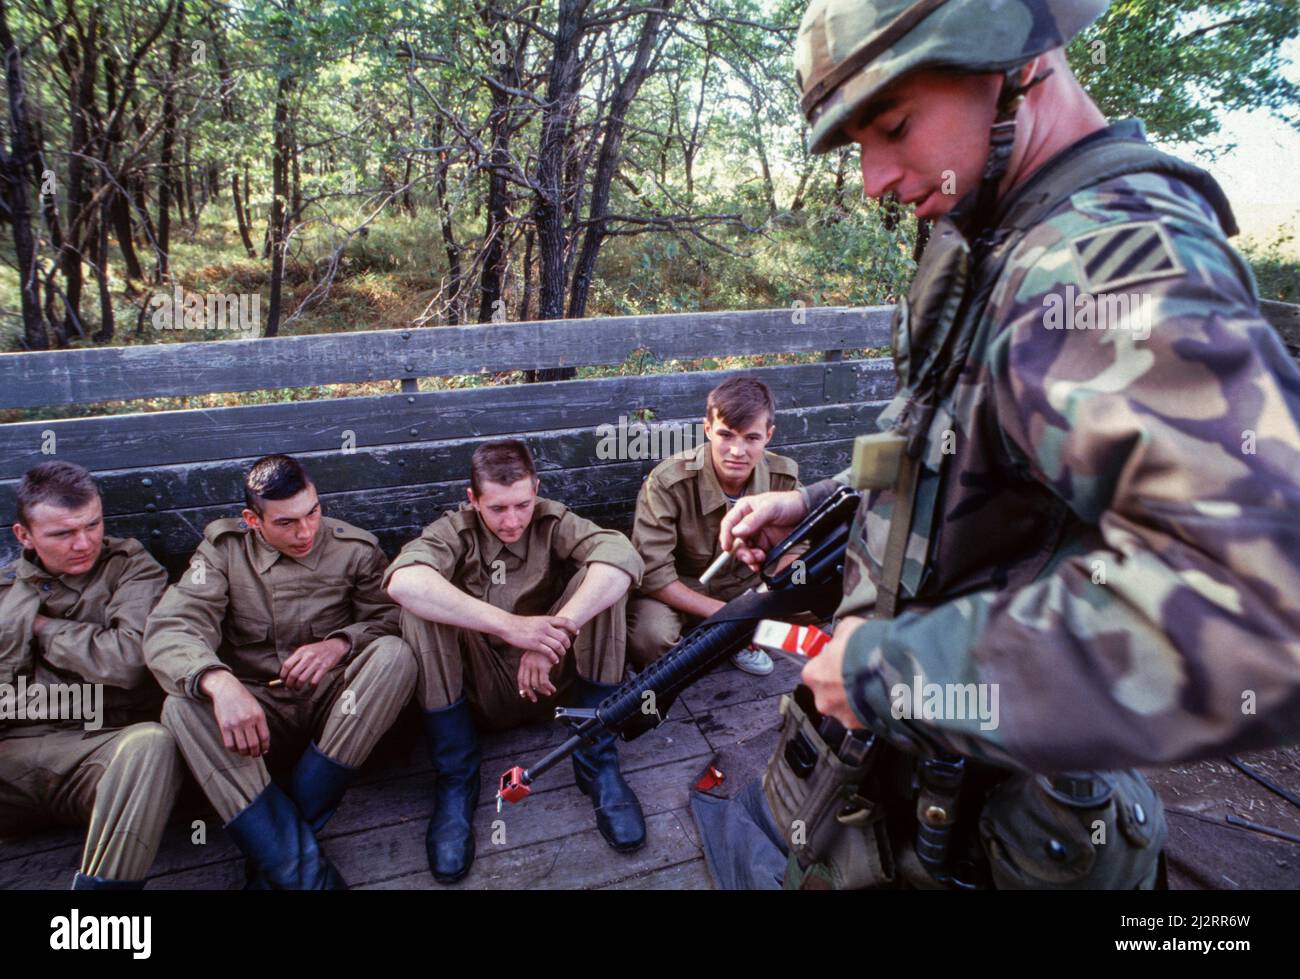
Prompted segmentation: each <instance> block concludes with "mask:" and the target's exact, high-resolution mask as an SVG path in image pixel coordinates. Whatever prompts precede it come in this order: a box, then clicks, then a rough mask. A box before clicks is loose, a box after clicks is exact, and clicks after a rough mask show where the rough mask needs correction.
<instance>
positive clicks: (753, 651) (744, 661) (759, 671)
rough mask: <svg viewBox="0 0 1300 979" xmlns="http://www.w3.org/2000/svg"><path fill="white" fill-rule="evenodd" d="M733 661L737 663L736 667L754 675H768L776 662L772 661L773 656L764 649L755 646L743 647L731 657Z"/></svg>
mask: <svg viewBox="0 0 1300 979" xmlns="http://www.w3.org/2000/svg"><path fill="white" fill-rule="evenodd" d="M731 662H733V663H734V664H736V669H738V670H744V671H745V672H746V673H752V674H753V675H754V676H767V675H768V674H769V673H771V672H772V671H773V670H774V669H776V664H775V663H773V662H772V657H771V656H768V655H767V653H765V652H763V650H761V649H758V648H756V647H754V646H750V647H748V648H746V649H742V650H741V651H740V652H738V653H736V654H735V655H734V656H732V657H731Z"/></svg>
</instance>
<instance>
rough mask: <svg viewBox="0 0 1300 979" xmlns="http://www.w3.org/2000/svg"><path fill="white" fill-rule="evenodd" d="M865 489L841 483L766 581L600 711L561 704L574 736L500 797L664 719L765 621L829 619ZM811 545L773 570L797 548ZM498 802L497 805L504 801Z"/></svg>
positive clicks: (511, 798) (788, 544) (778, 555)
mask: <svg viewBox="0 0 1300 979" xmlns="http://www.w3.org/2000/svg"><path fill="white" fill-rule="evenodd" d="M858 502H859V494H858V493H857V492H855V491H854V490H851V489H849V488H848V487H840V488H839V489H837V490H836V491H835V492H834V493H833V494H832V495H831V496H830V498H829V499H827V500H826V501H825V502H824V503H822V504H821V506H819V507H817V508H816V509H815V510H813V511H812V512H811V513H809V514H808V516H807V517H805V518H804V519H803V521H802V522H801V523H800V524H799V526H797V527H796V528H795V529H794V530H793V531H791V532H790V534H789V536H787V537H786V538H785V540H783V541H781V543H780V544H778V545H777V546H776V547H775V548H773V549H772V552H771V553H770V554H769V555H767V558H766V560H765V561H764V563H763V568H762V572H761V577H762V579H763V583H762V585H760V586H759V587H758V588H757V589H751V590H750V591H747V592H745V594H743V595H740V596H738V597H736V598H734V599H732V600H731V601H730V602H728V603H727V604H726V605H725V606H723V607H722V608H721V609H719V610H718V611H717V612H716V613H715V614H714V615H712V616H710V617H709V618H707V619H705V620H704V621H703V622H701V623H700V624H699V625H698V626H696V627H695V628H694V629H692V630H691V631H690V632H689V633H687V634H686V635H685V636H683V637H682V638H681V640H680V641H678V643H677V645H675V646H674V647H673V648H672V649H670V650H669V651H668V652H667V653H665V654H664V655H663V656H662V657H661V658H660V659H658V660H656V661H655V662H654V663H652V664H651V665H650V666H648V667H646V669H645V670H644V671H643V672H642V673H639V674H638V675H637V676H635V677H633V678H632V679H630V680H628V681H627V682H626V683H624V684H622V685H621V686H620V687H619V688H618V689H617V690H615V691H614V692H613V693H611V694H610V695H609V696H608V697H606V698H605V699H604V700H602V701H601V702H600V703H599V704H598V705H597V706H596V707H595V708H571V707H559V708H557V709H556V711H555V716H556V717H557V718H559V719H561V720H564V721H565V722H567V723H568V724H569V725H570V726H571V727H572V728H573V736H572V737H570V738H569V739H568V740H567V741H565V742H564V743H563V744H562V745H560V746H559V747H558V748H556V749H555V750H554V751H552V752H551V753H550V754H548V755H547V756H546V757H545V758H543V759H542V760H541V761H539V762H538V763H537V764H536V765H533V766H532V767H530V768H527V769H525V768H521V767H519V766H515V767H514V768H512V769H510V770H509V771H508V772H506V773H505V774H504V775H502V776H501V786H500V789H499V790H498V792H497V797H498V799H505V800H506V801H507V802H519V801H521V800H522V799H524V798H526V797H527V796H528V794H529V793H530V792H531V791H532V790H531V789H530V788H529V786H531V785H532V783H533V781H534V779H536V778H537V777H538V776H539V775H541V774H543V773H544V772H546V771H547V770H548V769H550V768H551V767H553V766H554V765H556V764H557V763H558V762H560V761H562V760H563V759H564V758H566V757H568V756H569V755H571V754H572V753H573V752H574V751H575V750H577V749H578V748H580V747H582V745H583V744H584V743H585V742H590V741H591V740H592V739H593V737H594V736H595V734H596V732H598V731H599V730H601V729H602V728H603V729H604V730H606V731H608V732H611V733H613V734H617V735H618V736H619V737H621V738H622V739H623V740H624V741H632V740H634V739H636V738H638V737H640V736H641V735H642V734H645V732H646V731H650V730H653V729H654V728H656V727H658V726H659V725H660V724H662V723H663V719H664V717H665V716H666V715H667V713H668V711H669V709H670V708H671V707H672V705H673V702H674V701H676V699H677V695H678V694H680V693H681V692H682V691H683V690H685V689H686V688H687V687H689V686H690V685H691V684H692V683H694V682H695V681H696V680H698V679H699V678H700V677H702V676H703V675H704V674H705V673H707V672H708V671H709V670H710V669H712V668H713V666H714V665H715V664H716V663H719V662H721V661H722V660H723V659H725V658H726V657H728V656H730V655H731V654H732V653H734V652H736V651H737V650H740V649H743V648H744V647H745V646H746V645H748V643H749V641H750V640H751V638H752V637H753V635H754V629H755V628H756V627H757V625H758V622H759V620H760V619H771V618H776V619H780V618H785V617H787V616H790V615H796V614H800V613H804V612H812V613H814V614H816V615H818V616H820V617H829V616H830V615H831V613H832V612H834V610H835V607H836V606H837V605H838V604H839V602H840V598H841V596H842V592H843V585H842V579H843V575H844V551H845V548H846V546H847V544H848V539H849V531H850V525H851V524H852V522H853V516H854V514H855V513H856V512H857V509H858ZM804 543H806V544H807V545H808V549H807V551H806V552H804V553H803V554H801V555H799V557H798V558H797V559H796V560H794V561H792V562H791V563H790V564H788V565H787V566H786V567H784V568H782V569H781V570H780V571H779V572H775V573H770V572H769V571H768V569H769V568H775V567H777V565H778V564H779V563H780V561H781V559H782V558H783V557H785V556H786V555H787V554H788V553H789V552H790V550H791V548H794V547H796V546H798V545H800V544H804ZM499 804H500V803H498V805H499Z"/></svg>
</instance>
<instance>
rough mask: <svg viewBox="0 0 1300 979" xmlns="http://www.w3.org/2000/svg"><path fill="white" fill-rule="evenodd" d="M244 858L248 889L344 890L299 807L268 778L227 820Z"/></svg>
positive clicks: (344, 885) (344, 887)
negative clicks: (259, 789)
mask: <svg viewBox="0 0 1300 979" xmlns="http://www.w3.org/2000/svg"><path fill="white" fill-rule="evenodd" d="M226 832H228V833H229V834H230V835H231V836H232V837H234V840H235V842H236V843H237V844H238V845H239V848H240V849H241V850H243V851H244V856H245V857H247V858H248V862H249V867H248V877H249V882H250V887H259V888H260V887H269V888H270V889H272V890H277V891H333V890H344V889H346V887H347V884H345V883H344V882H343V878H342V877H341V876H339V872H338V871H337V870H336V869H335V868H334V865H333V864H332V863H330V862H329V860H327V859H326V857H325V854H323V853H322V852H321V850H320V845H319V844H318V843H317V842H316V835H315V834H314V833H313V832H312V829H311V827H310V826H308V825H307V823H306V821H305V820H304V819H303V818H302V814H301V813H299V812H298V807H297V806H296V805H294V803H293V800H292V799H290V798H289V797H288V796H287V795H285V794H284V792H283V791H282V790H281V789H280V787H279V786H278V785H276V784H275V783H274V782H272V783H271V784H270V785H268V786H267V787H266V788H265V789H263V790H262V794H261V795H259V796H258V797H257V798H256V799H254V800H253V801H252V802H251V803H250V804H249V805H248V808H246V809H245V810H244V811H243V812H241V813H240V814H239V815H238V816H236V817H235V818H234V819H232V820H231V821H230V822H229V823H227V824H226Z"/></svg>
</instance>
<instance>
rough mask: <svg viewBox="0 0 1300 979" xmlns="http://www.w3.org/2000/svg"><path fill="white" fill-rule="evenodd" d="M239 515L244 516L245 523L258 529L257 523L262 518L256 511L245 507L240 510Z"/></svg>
mask: <svg viewBox="0 0 1300 979" xmlns="http://www.w3.org/2000/svg"><path fill="white" fill-rule="evenodd" d="M239 515H240V517H242V518H243V520H244V523H246V524H248V526H250V527H252V528H253V529H254V530H256V529H257V525H258V522H259V520H260V518H259V517H258V516H257V514H256V513H254V512H253V511H252V510H250V509H249V508H248V507H244V509H242V510H240V511H239Z"/></svg>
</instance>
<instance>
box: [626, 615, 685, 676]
mask: <svg viewBox="0 0 1300 979" xmlns="http://www.w3.org/2000/svg"><path fill="white" fill-rule="evenodd" d="M681 629H682V622H681V617H680V616H679V615H678V614H677V613H676V612H675V611H674V610H673V609H671V608H669V607H668V606H667V605H664V604H663V603H662V602H656V601H652V600H641V601H638V602H636V603H635V604H634V605H633V607H632V610H631V611H630V613H629V619H628V628H627V650H628V655H629V657H630V658H631V659H632V661H633V662H634V663H637V664H639V665H645V664H647V663H653V662H654V661H655V660H657V659H658V658H659V657H661V656H662V655H663V654H664V653H666V652H667V651H668V649H669V648H670V647H671V646H672V645H673V643H675V642H676V641H677V639H678V636H679V635H680V634H681Z"/></svg>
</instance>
